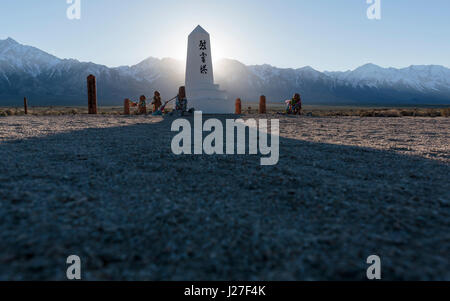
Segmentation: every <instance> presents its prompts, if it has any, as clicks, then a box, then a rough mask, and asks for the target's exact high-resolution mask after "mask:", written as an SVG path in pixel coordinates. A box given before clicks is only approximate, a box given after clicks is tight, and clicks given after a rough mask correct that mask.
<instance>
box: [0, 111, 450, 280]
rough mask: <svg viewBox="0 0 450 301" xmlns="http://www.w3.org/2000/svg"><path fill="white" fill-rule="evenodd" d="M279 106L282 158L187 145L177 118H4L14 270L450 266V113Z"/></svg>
mask: <svg viewBox="0 0 450 301" xmlns="http://www.w3.org/2000/svg"><path fill="white" fill-rule="evenodd" d="M246 117H256V116H251V115H250V116H246ZM269 117H270V118H278V119H280V127H281V138H280V161H279V164H278V165H275V166H266V167H263V166H260V164H259V163H260V161H259V159H260V156H206V155H202V156H175V155H173V154H172V152H171V149H170V143H171V139H172V137H173V136H174V134H173V133H171V132H170V126H171V123H172V120H173V119H162V118H154V117H142V116H132V117H124V116H87V115H74V116H69V115H68V116H9V117H0V230H1V231H0V242H1V248H0V280H64V279H65V277H66V268H67V265H66V258H67V257H68V256H69V255H73V254H76V255H79V256H80V257H81V260H82V277H83V279H85V280H363V279H365V277H366V269H367V267H368V265H367V264H366V259H367V257H368V256H369V255H372V254H376V255H379V256H380V257H381V260H382V276H383V279H389V280H450V259H449V258H450V234H449V233H450V184H449V183H450V134H449V133H450V119H448V118H442V117H438V118H420V117H416V118H413V117H403V118H362V117H330V118H315V117H285V116H281V115H272V116H269Z"/></svg>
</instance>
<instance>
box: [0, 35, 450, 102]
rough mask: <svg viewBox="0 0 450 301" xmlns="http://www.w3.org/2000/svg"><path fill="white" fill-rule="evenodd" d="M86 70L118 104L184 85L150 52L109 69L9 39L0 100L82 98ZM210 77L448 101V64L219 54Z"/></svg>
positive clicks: (277, 92) (359, 98)
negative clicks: (342, 63) (385, 64)
mask: <svg viewBox="0 0 450 301" xmlns="http://www.w3.org/2000/svg"><path fill="white" fill-rule="evenodd" d="M89 74H94V75H95V76H96V77H97V85H98V88H97V89H98V96H99V102H100V104H101V105H119V104H122V103H123V99H124V98H132V99H136V98H137V97H139V95H142V94H144V95H147V96H151V95H153V92H154V91H155V90H158V91H160V92H161V93H162V95H163V98H171V97H172V96H174V95H175V94H176V91H177V90H178V87H179V86H180V85H183V82H184V65H183V63H182V62H180V61H177V60H174V59H168V58H166V59H156V58H148V59H146V60H144V61H142V62H141V63H139V64H137V65H134V66H122V67H117V68H109V67H107V66H103V65H98V64H94V63H87V62H79V61H77V60H74V59H59V58H57V57H55V56H53V55H51V54H48V53H46V52H44V51H42V50H39V49H37V48H35V47H31V46H25V45H22V44H19V43H18V42H16V41H15V40H13V39H11V38H8V39H6V40H0V106H2V105H14V104H19V103H20V102H21V100H22V98H23V97H24V96H27V97H28V98H29V99H30V103H31V104H33V105H85V102H86V77H87V76H88V75H89ZM215 78H216V82H217V83H218V84H220V85H221V86H222V88H224V89H225V90H227V93H228V95H229V97H230V98H236V97H240V98H242V99H243V100H244V101H248V102H256V101H257V100H258V97H259V95H262V94H264V95H266V96H267V97H268V100H269V101H270V102H283V101H284V100H285V99H287V98H289V97H291V96H292V94H293V93H295V92H300V93H301V94H302V96H303V99H304V101H305V102H306V103H310V104H328V105H333V104H353V105H358V104H359V105H377V104H378V105H419V104H420V105H426V104H450V69H448V68H445V67H443V66H435V65H430V66H410V67H408V68H403V69H395V68H382V67H379V66H376V65H373V64H367V65H364V66H361V67H359V68H357V69H355V70H352V71H345V72H327V71H326V72H319V71H317V70H314V69H313V68H311V67H304V68H299V69H281V68H276V67H273V66H270V65H258V66H246V65H244V64H242V63H240V62H238V61H235V60H228V59H224V60H220V61H218V62H216V63H215Z"/></svg>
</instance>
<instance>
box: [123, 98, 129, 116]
mask: <svg viewBox="0 0 450 301" xmlns="http://www.w3.org/2000/svg"><path fill="white" fill-rule="evenodd" d="M123 114H124V115H130V100H129V99H128V98H127V99H125V101H124V102H123Z"/></svg>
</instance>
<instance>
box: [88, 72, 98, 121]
mask: <svg viewBox="0 0 450 301" xmlns="http://www.w3.org/2000/svg"><path fill="white" fill-rule="evenodd" d="M87 88H88V111H89V114H97V85H96V82H95V76H93V75H92V74H90V75H89V76H88V77H87Z"/></svg>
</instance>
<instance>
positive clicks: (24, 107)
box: [23, 97, 28, 115]
mask: <svg viewBox="0 0 450 301" xmlns="http://www.w3.org/2000/svg"><path fill="white" fill-rule="evenodd" d="M23 109H24V111H25V115H27V114H28V100H27V98H26V97H24V98H23Z"/></svg>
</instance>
